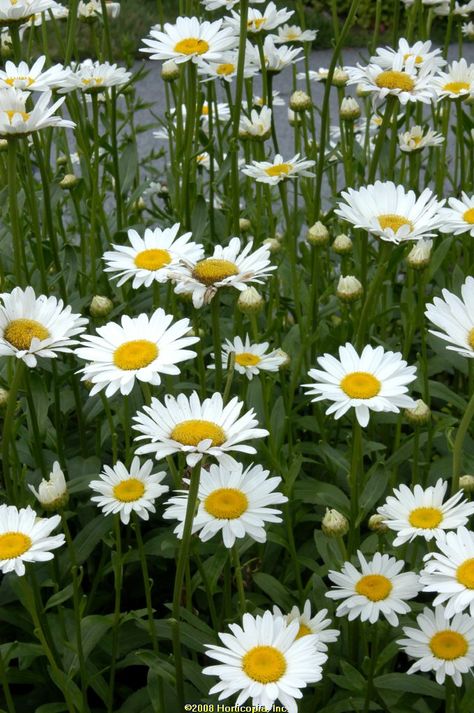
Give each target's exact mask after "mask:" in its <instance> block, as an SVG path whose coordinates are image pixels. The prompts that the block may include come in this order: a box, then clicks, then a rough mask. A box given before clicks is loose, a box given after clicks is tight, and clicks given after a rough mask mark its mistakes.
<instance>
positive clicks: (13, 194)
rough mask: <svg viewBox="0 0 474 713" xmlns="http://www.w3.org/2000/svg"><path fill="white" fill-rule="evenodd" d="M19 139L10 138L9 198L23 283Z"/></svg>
mask: <svg viewBox="0 0 474 713" xmlns="http://www.w3.org/2000/svg"><path fill="white" fill-rule="evenodd" d="M16 155H17V139H16V138H10V139H8V199H9V210H10V222H11V229H12V237H13V271H14V275H15V285H20V286H21V285H22V284H23V282H22V274H21V228H20V218H19V215H18V202H17V201H18V189H17V182H16V168H17V167H16Z"/></svg>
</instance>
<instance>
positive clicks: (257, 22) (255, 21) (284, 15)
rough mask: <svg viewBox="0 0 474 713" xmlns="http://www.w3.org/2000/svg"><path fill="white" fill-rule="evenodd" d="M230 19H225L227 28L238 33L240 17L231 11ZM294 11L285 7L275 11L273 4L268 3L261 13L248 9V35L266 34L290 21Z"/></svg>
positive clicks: (254, 9)
mask: <svg viewBox="0 0 474 713" xmlns="http://www.w3.org/2000/svg"><path fill="white" fill-rule="evenodd" d="M231 12H232V17H227V18H226V22H227V24H228V25H229V27H232V29H233V31H234V32H235V33H238V32H239V31H240V15H239V14H238V13H237V12H235V10H232V11H231ZM294 12H295V11H294V10H287V9H286V7H285V8H282V9H281V10H277V7H276V5H275V3H274V2H269V3H268V5H267V6H266V8H265V9H264V10H263V11H260V10H257V9H256V8H253V7H249V11H248V15H247V31H248V32H249V33H250V34H255V33H257V32H268V30H274V29H275V28H276V27H278V25H282V24H283V23H284V22H286V21H287V20H289V19H290V17H291V16H292V15H294Z"/></svg>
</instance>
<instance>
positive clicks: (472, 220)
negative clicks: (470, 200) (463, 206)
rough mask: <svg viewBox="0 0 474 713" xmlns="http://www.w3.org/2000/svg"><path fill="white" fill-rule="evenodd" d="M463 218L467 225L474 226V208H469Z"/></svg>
mask: <svg viewBox="0 0 474 713" xmlns="http://www.w3.org/2000/svg"><path fill="white" fill-rule="evenodd" d="M462 217H463V220H465V221H466V223H469V224H470V225H474V208H468V210H466V211H465V212H464V213H463V216H462Z"/></svg>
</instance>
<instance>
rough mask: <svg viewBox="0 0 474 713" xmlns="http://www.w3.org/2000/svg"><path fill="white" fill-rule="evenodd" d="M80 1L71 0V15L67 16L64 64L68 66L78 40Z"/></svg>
mask: <svg viewBox="0 0 474 713" xmlns="http://www.w3.org/2000/svg"><path fill="white" fill-rule="evenodd" d="M78 5H79V0H69V14H68V16H67V40H66V53H65V55H64V64H65V65H66V66H67V65H68V64H69V62H70V61H71V59H72V52H73V49H74V40H75V38H76V23H77V6H78Z"/></svg>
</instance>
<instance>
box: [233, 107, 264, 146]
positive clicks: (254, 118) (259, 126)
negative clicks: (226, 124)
mask: <svg viewBox="0 0 474 713" xmlns="http://www.w3.org/2000/svg"><path fill="white" fill-rule="evenodd" d="M271 130H272V110H271V109H269V108H268V106H262V108H261V109H260V112H259V111H258V110H257V109H252V111H251V112H250V118H249V117H246V116H241V117H240V125H239V136H240V138H241V139H258V140H261V141H263V140H265V139H268V138H269V136H270V134H271Z"/></svg>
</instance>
